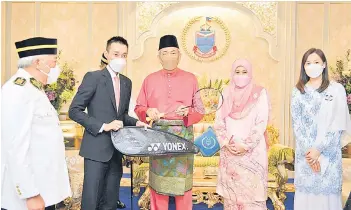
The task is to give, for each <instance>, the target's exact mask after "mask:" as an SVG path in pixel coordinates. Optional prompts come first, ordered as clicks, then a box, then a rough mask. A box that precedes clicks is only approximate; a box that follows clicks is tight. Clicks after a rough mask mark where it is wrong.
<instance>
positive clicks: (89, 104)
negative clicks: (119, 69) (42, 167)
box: [69, 68, 137, 162]
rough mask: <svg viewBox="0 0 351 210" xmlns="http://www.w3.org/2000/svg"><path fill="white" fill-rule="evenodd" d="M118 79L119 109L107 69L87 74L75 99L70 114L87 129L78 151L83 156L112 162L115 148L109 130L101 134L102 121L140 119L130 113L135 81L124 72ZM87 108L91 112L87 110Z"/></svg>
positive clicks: (133, 123)
mask: <svg viewBox="0 0 351 210" xmlns="http://www.w3.org/2000/svg"><path fill="white" fill-rule="evenodd" d="M119 79H120V102H119V107H118V112H117V109H116V99H115V93H114V88H113V83H112V78H111V74H110V73H109V71H108V70H107V69H106V68H105V69H103V70H98V71H94V72H88V73H86V74H85V76H84V78H83V81H82V83H81V85H80V86H79V88H78V92H77V94H76V95H75V97H74V98H73V101H72V103H71V106H70V108H69V117H70V118H71V119H72V120H74V121H75V122H77V123H79V124H81V125H82V126H83V127H84V128H85V131H84V136H83V141H82V144H81V147H80V153H79V154H80V155H81V156H82V157H85V158H88V159H91V160H95V161H100V162H107V161H109V160H110V159H111V158H112V155H113V152H114V150H115V148H114V146H113V144H112V140H111V133H110V132H105V131H103V132H102V133H99V131H100V129H101V127H102V125H103V123H105V124H108V123H110V122H112V121H114V120H120V121H123V124H124V125H125V126H135V124H136V122H137V119H135V118H132V117H130V116H129V115H128V108H129V101H130V95H131V90H132V81H131V80H130V79H129V78H128V77H126V76H124V75H121V74H120V75H119ZM86 108H87V110H88V113H85V112H84V110H85V109H86Z"/></svg>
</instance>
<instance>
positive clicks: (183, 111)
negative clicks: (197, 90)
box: [175, 105, 189, 117]
mask: <svg viewBox="0 0 351 210" xmlns="http://www.w3.org/2000/svg"><path fill="white" fill-rule="evenodd" d="M175 113H176V114H177V115H179V116H182V117H185V116H188V114H189V107H186V106H184V105H180V106H179V107H178V108H177V110H176V111H175Z"/></svg>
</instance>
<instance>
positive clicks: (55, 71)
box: [39, 65, 61, 84]
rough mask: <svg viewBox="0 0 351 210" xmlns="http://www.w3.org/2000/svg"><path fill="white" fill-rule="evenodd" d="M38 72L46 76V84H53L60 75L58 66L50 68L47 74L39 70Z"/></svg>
mask: <svg viewBox="0 0 351 210" xmlns="http://www.w3.org/2000/svg"><path fill="white" fill-rule="evenodd" d="M48 67H49V66H48ZM39 71H40V72H41V73H43V74H45V75H46V76H48V79H47V81H46V84H52V83H55V82H56V81H57V79H58V78H59V76H60V73H61V70H60V67H59V66H58V65H56V66H55V67H54V68H50V72H49V73H45V72H43V71H42V70H39Z"/></svg>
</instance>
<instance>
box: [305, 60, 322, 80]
mask: <svg viewBox="0 0 351 210" xmlns="http://www.w3.org/2000/svg"><path fill="white" fill-rule="evenodd" d="M323 70H324V66H323V65H320V64H315V63H312V64H310V65H308V66H307V67H306V68H305V71H306V74H307V76H309V77H310V78H317V77H319V76H320V75H321V74H322V73H323Z"/></svg>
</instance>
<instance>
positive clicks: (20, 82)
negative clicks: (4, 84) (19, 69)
mask: <svg viewBox="0 0 351 210" xmlns="http://www.w3.org/2000/svg"><path fill="white" fill-rule="evenodd" d="M26 82H27V80H26V79H25V78H23V77H17V78H16V79H15V81H13V83H15V84H16V85H19V86H23V85H25V84H26Z"/></svg>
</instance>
